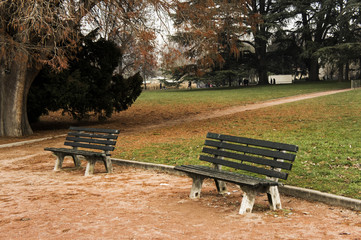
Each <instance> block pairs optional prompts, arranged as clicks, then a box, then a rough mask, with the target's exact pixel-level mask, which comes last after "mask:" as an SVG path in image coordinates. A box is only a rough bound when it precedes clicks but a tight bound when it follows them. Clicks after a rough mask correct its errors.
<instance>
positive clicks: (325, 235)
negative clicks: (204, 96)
mask: <svg viewBox="0 0 361 240" xmlns="http://www.w3.org/2000/svg"><path fill="white" fill-rule="evenodd" d="M299 97H300V96H299ZM287 99H288V100H287ZM292 99H293V100H294V98H285V99H283V100H285V101H293V100H292ZM277 101H280V100H274V101H273V102H274V103H272V104H276V103H275V102H277ZM270 104H271V103H270ZM264 106H265V105H260V106H259V107H264ZM245 107H247V106H245ZM248 107H252V106H248ZM253 107H255V106H253ZM240 109H241V108H237V109H234V110H230V109H228V110H227V111H230V112H228V113H227V111H224V112H223V113H221V112H218V113H212V114H210V115H208V117H210V116H213V117H217V116H223V115H224V114H230V113H231V112H233V111H240ZM247 110H249V109H247ZM222 114H223V115H222ZM204 117H206V116H205V115H204V116H203V119H204ZM198 118H201V116H198ZM190 119H191V118H188V120H187V121H191V120H190ZM194 119H196V117H195V118H194ZM113 124H115V125H116V124H117V123H116V122H114V123H113ZM164 124H175V123H174V121H169V123H164ZM156 126H159V125H157V124H153V125H152V126H151V127H152V128H154V127H156ZM148 127H150V125H149V126H143V127H142V128H141V129H138V131H144V130H146V128H148ZM129 131H135V130H134V129H131V128H130V129H129ZM60 132H61V131H60ZM60 132H56V133H60ZM45 133H46V132H45ZM45 133H44V134H45ZM38 137H44V136H43V135H38ZM22 140H25V139H22ZM63 142H64V137H59V138H55V139H47V140H44V141H41V142H33V143H31V144H27V145H23V146H16V147H6V148H1V149H0V239H352V240H356V239H358V240H361V213H360V212H356V211H351V210H347V209H342V208H337V207H330V206H328V205H325V204H320V203H315V202H308V201H303V200H300V199H296V198H292V197H287V196H282V203H283V207H284V209H283V210H281V211H277V212H272V211H269V210H268V207H267V199H266V196H265V195H260V196H259V197H258V198H257V202H256V206H255V209H254V212H253V213H252V214H249V215H245V216H241V215H238V214H237V213H238V210H239V205H240V201H241V195H242V191H241V190H240V189H239V188H238V187H237V186H233V185H232V186H230V195H226V196H221V195H217V194H216V192H215V187H214V184H213V183H212V182H211V181H206V183H205V187H204V189H203V190H202V198H201V199H200V200H197V201H194V200H190V199H189V198H188V194H189V189H190V186H191V180H190V179H189V178H187V177H181V176H173V175H168V174H164V173H161V172H155V171H145V170H139V169H133V168H125V167H120V166H114V173H113V174H104V169H103V168H104V167H103V166H102V165H100V164H99V165H97V166H96V174H95V175H93V176H91V177H84V176H83V174H84V168H82V169H73V168H71V161H69V162H67V163H66V164H65V166H66V169H65V170H64V171H61V172H54V171H52V169H53V164H54V157H53V156H52V155H51V153H49V152H45V151H43V148H44V147H45V146H54V147H57V146H59V147H60V146H62V144H63ZM83 164H84V165H85V162H83Z"/></svg>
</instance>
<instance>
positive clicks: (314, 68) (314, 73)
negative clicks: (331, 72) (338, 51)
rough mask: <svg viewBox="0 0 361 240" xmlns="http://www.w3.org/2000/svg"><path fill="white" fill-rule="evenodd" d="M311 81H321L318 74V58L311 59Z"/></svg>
mask: <svg viewBox="0 0 361 240" xmlns="http://www.w3.org/2000/svg"><path fill="white" fill-rule="evenodd" d="M308 71H309V72H308V74H309V79H310V81H319V80H320V79H319V77H318V73H319V65H318V59H317V58H311V60H310V66H309V69H308Z"/></svg>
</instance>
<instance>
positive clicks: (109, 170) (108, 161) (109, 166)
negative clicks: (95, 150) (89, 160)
mask: <svg viewBox="0 0 361 240" xmlns="http://www.w3.org/2000/svg"><path fill="white" fill-rule="evenodd" d="M104 166H105V169H106V170H107V173H112V172H113V165H112V160H111V159H110V158H109V157H107V158H105V160H104Z"/></svg>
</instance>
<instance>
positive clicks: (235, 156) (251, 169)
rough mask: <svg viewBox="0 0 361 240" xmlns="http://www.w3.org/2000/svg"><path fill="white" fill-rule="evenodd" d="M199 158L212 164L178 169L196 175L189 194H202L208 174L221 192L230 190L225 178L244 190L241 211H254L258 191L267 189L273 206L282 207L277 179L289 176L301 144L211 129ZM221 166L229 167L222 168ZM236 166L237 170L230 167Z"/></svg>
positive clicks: (263, 191) (183, 166)
mask: <svg viewBox="0 0 361 240" xmlns="http://www.w3.org/2000/svg"><path fill="white" fill-rule="evenodd" d="M206 138H207V139H206V141H205V146H204V147H203V150H202V153H204V154H202V155H200V157H199V159H200V160H202V161H205V162H209V163H212V164H213V167H207V166H201V165H182V166H176V167H175V169H176V170H179V171H182V172H185V173H186V174H187V175H188V176H190V177H191V178H192V179H193V184H192V188H191V192H190V198H199V197H200V195H201V189H202V183H203V180H204V179H206V178H212V179H214V180H215V183H216V187H217V190H218V192H219V193H225V192H227V187H226V184H225V182H230V183H234V184H236V185H239V186H240V187H241V189H242V191H243V198H242V203H241V207H240V210H239V213H240V214H244V213H248V212H252V209H253V205H254V202H255V197H256V195H257V194H258V193H267V195H268V201H269V204H270V208H271V209H272V210H276V209H281V208H282V206H281V199H280V195H279V191H278V186H279V185H281V183H279V182H278V179H284V180H286V179H287V177H288V173H287V172H281V169H284V170H291V168H292V163H293V161H294V160H295V158H296V154H295V153H296V152H297V151H298V146H296V145H291V144H284V143H278V142H271V141H264V140H257V139H251V138H244V137H236V136H229V135H221V134H216V133H208V134H207V137H206ZM222 166H225V167H228V170H222V169H221V168H222ZM231 169H233V170H237V171H231Z"/></svg>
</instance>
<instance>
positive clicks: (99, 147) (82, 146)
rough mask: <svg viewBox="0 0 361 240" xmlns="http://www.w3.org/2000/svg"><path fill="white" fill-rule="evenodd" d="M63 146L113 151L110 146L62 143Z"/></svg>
mask: <svg viewBox="0 0 361 240" xmlns="http://www.w3.org/2000/svg"><path fill="white" fill-rule="evenodd" d="M64 145H65V146H71V147H80V148H89V149H98V150H103V151H113V150H114V147H112V146H102V145H94V144H85V143H77V142H64Z"/></svg>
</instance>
